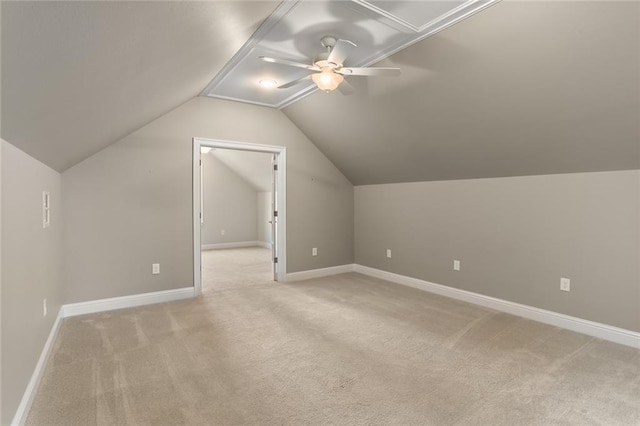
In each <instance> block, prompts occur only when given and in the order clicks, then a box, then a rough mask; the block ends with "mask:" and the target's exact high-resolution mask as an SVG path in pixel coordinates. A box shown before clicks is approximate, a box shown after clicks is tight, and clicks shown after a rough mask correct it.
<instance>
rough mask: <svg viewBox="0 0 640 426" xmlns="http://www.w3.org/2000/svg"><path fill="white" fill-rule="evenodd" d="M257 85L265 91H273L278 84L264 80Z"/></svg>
mask: <svg viewBox="0 0 640 426" xmlns="http://www.w3.org/2000/svg"><path fill="white" fill-rule="evenodd" d="M258 84H260V86H262V87H264V88H266V89H273V88H275V87H277V86H278V82H277V81H275V80H269V79H265V80H260V81H259V82H258Z"/></svg>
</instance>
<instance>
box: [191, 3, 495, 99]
mask: <svg viewBox="0 0 640 426" xmlns="http://www.w3.org/2000/svg"><path fill="white" fill-rule="evenodd" d="M495 1H496V0H468V1H448V0H447V1H370V2H367V1H361V0H354V1H317V0H315V1H314V0H291V1H285V2H283V3H282V5H281V6H280V7H279V8H278V9H277V10H276V11H275V13H274V14H273V15H272V16H271V17H270V18H269V19H268V20H267V21H265V22H264V23H263V25H262V26H261V27H260V28H259V29H258V31H257V32H256V33H255V34H254V36H253V37H252V38H251V39H250V40H249V41H248V42H247V43H246V44H245V45H244V47H243V48H242V49H240V50H239V51H238V53H237V54H236V55H235V56H234V57H233V59H232V60H231V61H230V62H229V63H228V64H227V66H226V67H224V68H223V69H222V70H221V71H220V72H219V73H218V74H217V75H216V76H215V78H214V79H213V80H212V81H211V83H210V84H209V85H208V86H207V87H206V89H205V90H204V91H203V92H202V95H204V96H210V97H214V98H222V99H229V100H235V101H240V102H247V103H252V104H258V105H263V106H269V107H275V108H284V107H286V106H288V105H291V104H292V103H294V102H296V101H297V100H299V99H301V98H303V97H304V96H306V95H308V94H310V93H312V92H314V91H315V90H317V88H316V86H315V85H314V84H313V82H311V81H309V82H305V83H303V84H299V85H295V86H292V87H290V88H286V89H278V88H275V87H271V88H265V87H263V86H261V84H260V81H264V80H270V81H273V82H275V83H274V84H275V85H282V84H285V83H288V82H290V81H293V80H296V79H298V78H302V77H304V76H306V75H308V74H309V72H308V71H307V70H304V69H301V68H294V67H290V66H286V65H282V64H274V63H266V62H264V61H261V60H260V59H259V57H260V56H270V57H274V58H278V59H286V60H289V61H296V62H300V63H304V64H309V65H311V64H312V63H313V58H314V57H316V56H317V55H318V54H320V53H323V52H324V51H325V48H324V47H323V46H322V45H321V43H320V39H321V38H322V37H323V36H326V35H331V36H334V37H336V38H338V39H345V40H349V41H351V42H353V43H355V44H356V45H357V47H356V48H355V49H354V50H353V52H352V53H351V54H350V55H349V57H348V58H347V60H346V61H345V65H346V66H350V67H359V66H368V65H371V64H374V63H376V62H379V61H381V60H382V59H384V58H386V57H388V56H389V55H391V54H393V53H395V52H397V51H399V50H402V49H403V48H406V47H407V46H409V45H411V44H414V43H416V42H418V41H419V40H422V39H424V38H426V37H428V36H430V35H432V34H435V33H436V32H438V31H440V30H442V29H444V28H446V27H447V26H449V25H452V24H454V23H456V22H458V21H460V20H462V19H464V18H466V17H467V16H469V15H471V14H473V13H475V12H477V11H479V10H481V9H483V8H485V7H487V6H489V5H491V4H492V3H494V2H495ZM351 78H360V77H355V76H354V77H349V79H351Z"/></svg>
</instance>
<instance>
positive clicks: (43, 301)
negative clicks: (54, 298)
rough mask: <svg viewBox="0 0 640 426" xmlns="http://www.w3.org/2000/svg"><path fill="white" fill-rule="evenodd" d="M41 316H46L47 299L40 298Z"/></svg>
mask: <svg viewBox="0 0 640 426" xmlns="http://www.w3.org/2000/svg"><path fill="white" fill-rule="evenodd" d="M42 316H43V317H46V316H47V299H46V298H45V299H42Z"/></svg>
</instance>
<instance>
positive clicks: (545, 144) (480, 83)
mask: <svg viewBox="0 0 640 426" xmlns="http://www.w3.org/2000/svg"><path fill="white" fill-rule="evenodd" d="M639 19H640V3H639V2H605V1H598V2H574V1H567V2H557V1H556V2H548V1H540V2H532V1H503V2H501V3H498V4H496V5H494V6H492V7H490V8H488V9H486V10H484V11H482V12H480V13H478V14H477V15H474V16H472V17H471V18H469V19H467V20H465V21H463V22H461V23H458V24H456V25H455V26H453V27H450V28H448V29H446V30H444V31H442V32H440V33H438V34H437V35H435V36H433V37H431V38H428V39H426V40H424V41H422V42H420V43H418V44H416V45H414V46H412V47H409V48H408V49H405V50H403V51H401V52H399V53H397V54H395V55H393V56H391V57H390V58H388V59H387V60H385V61H382V62H380V63H378V64H377V65H378V66H398V67H400V68H401V69H402V75H401V76H400V77H398V78H375V79H374V78H370V79H360V80H357V79H356V78H352V79H351V80H350V81H351V83H352V85H353V86H354V87H355V88H356V94H355V95H353V96H342V95H340V94H339V93H337V92H332V93H329V94H326V93H322V92H316V93H315V94H313V95H311V96H309V97H307V98H305V99H303V100H301V101H299V102H297V103H295V104H293V105H292V106H289V107H287V108H285V109H284V112H285V114H286V115H287V116H288V117H289V118H290V119H291V120H292V121H293V122H294V123H295V124H296V125H297V126H298V127H299V128H300V129H301V130H302V131H303V132H304V133H305V134H306V135H307V136H308V137H309V138H310V139H311V140H312V141H313V142H314V143H315V144H316V145H317V146H318V147H319V149H320V150H321V151H323V152H324V154H325V155H327V157H329V159H330V160H332V161H333V162H334V164H335V165H336V166H337V167H338V168H339V169H340V170H341V171H342V172H343V173H344V174H345V175H346V176H347V178H349V179H350V180H351V182H352V183H353V184H356V185H361V184H375V183H389V182H410V181H424V180H443V179H461V178H486V177H497V176H518V175H534V174H553V173H569V172H584V171H601V170H620V169H637V168H640V131H639V127H638V123H639V122H640V32H639Z"/></svg>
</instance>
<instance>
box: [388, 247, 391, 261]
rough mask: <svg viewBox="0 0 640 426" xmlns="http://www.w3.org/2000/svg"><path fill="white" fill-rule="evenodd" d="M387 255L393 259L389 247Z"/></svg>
mask: <svg viewBox="0 0 640 426" xmlns="http://www.w3.org/2000/svg"><path fill="white" fill-rule="evenodd" d="M387 257H388V258H389V259H391V249H387Z"/></svg>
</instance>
